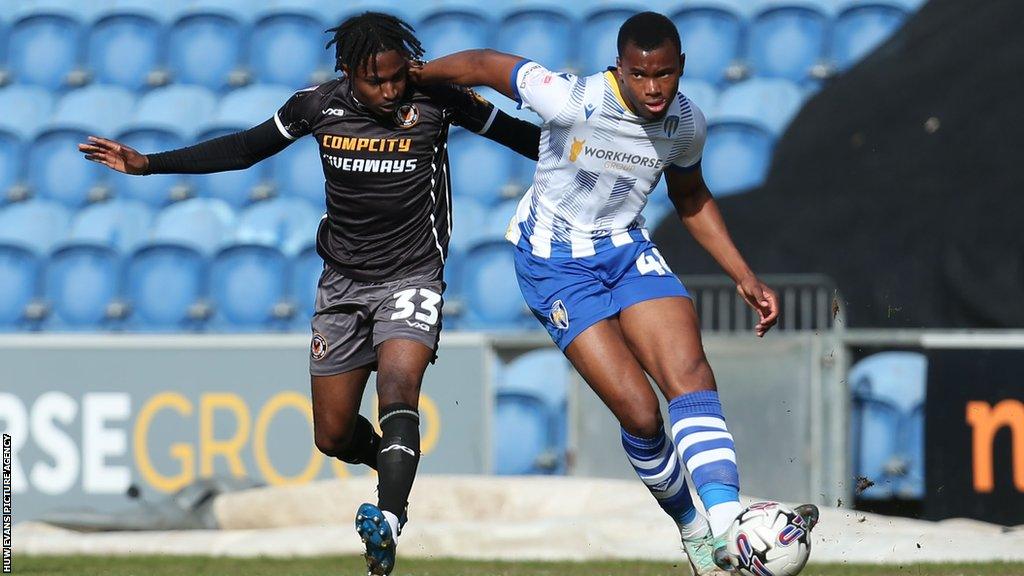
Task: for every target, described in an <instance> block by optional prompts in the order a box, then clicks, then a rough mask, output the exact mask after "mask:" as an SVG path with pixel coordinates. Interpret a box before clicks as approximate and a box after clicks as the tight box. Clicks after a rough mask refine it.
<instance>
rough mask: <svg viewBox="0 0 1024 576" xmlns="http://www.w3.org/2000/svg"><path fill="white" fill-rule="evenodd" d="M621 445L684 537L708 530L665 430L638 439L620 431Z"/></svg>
mask: <svg viewBox="0 0 1024 576" xmlns="http://www.w3.org/2000/svg"><path fill="white" fill-rule="evenodd" d="M622 447H623V448H625V450H626V457H627V458H628V459H629V463H630V464H632V465H633V469H634V470H636V473H637V476H639V477H640V480H641V481H642V482H643V483H644V485H646V486H647V488H648V490H650V491H651V494H652V495H653V496H654V498H655V499H656V500H657V501H658V504H659V505H660V506H661V508H662V510H664V511H665V512H666V513H667V514H668V515H669V516H671V517H672V519H673V520H675V522H676V524H678V525H679V531H680V533H682V535H683V537H684V538H698V537H700V536H703V535H704V534H706V533H707V522H706V521H705V519H704V518H703V517H702V516H700V515H699V514H697V508H696V507H694V505H693V499H692V498H691V497H690V489H689V488H688V487H687V486H686V474H684V473H683V469H682V467H681V466H680V465H679V458H678V457H677V456H676V451H675V445H674V444H673V443H672V442H671V441H670V440H669V439H668V438H667V437H666V436H665V434H664V433H662V434H659V435H658V436H656V437H654V438H638V437H636V436H633V435H632V434H630V433H629V432H626V431H625V430H622Z"/></svg>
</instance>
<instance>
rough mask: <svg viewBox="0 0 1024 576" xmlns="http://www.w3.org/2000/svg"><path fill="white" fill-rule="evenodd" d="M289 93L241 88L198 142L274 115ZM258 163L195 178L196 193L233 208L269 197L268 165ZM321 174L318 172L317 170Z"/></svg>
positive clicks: (225, 102)
mask: <svg viewBox="0 0 1024 576" xmlns="http://www.w3.org/2000/svg"><path fill="white" fill-rule="evenodd" d="M292 94H293V91H292V90H291V89H290V88H287V87H284V86H269V85H257V86H250V87H247V88H241V89H239V90H235V91H234V92H231V93H230V94H228V95H227V96H225V97H224V98H223V99H222V100H221V102H220V105H219V106H218V109H217V113H216V115H215V117H214V120H213V121H212V122H211V123H209V124H207V125H206V126H205V127H204V130H203V132H202V133H201V134H200V135H199V139H200V140H208V139H210V138H216V137H219V136H224V135H227V134H230V133H232V132H238V131H241V130H246V129H248V128H251V127H253V126H256V125H257V124H260V123H262V122H264V121H266V120H268V119H270V118H271V117H273V115H274V113H275V112H277V110H278V108H280V107H281V106H283V105H284V103H285V102H287V101H288V99H289V98H290V97H291V95H292ZM269 165H270V163H260V164H257V165H256V166H253V167H251V168H248V169H246V170H236V171H231V172H221V173H218V174H205V175H202V176H197V177H196V178H195V183H196V189H197V194H198V195H200V196H206V197H211V198H219V199H221V200H224V201H226V202H227V203H229V204H231V205H232V206H234V207H235V208H241V207H243V206H245V205H246V204H248V203H249V202H251V201H253V200H260V199H263V198H265V197H267V196H268V195H270V194H271V190H270V189H269V187H268V179H269V175H268V166H269ZM317 172H318V173H321V174H322V172H323V171H322V170H320V169H319V168H318V169H317Z"/></svg>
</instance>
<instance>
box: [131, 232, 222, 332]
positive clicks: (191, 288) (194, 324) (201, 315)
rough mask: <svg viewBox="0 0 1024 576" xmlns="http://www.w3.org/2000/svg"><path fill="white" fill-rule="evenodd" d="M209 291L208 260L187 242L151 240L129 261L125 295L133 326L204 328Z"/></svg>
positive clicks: (165, 329) (171, 329)
mask: <svg viewBox="0 0 1024 576" xmlns="http://www.w3.org/2000/svg"><path fill="white" fill-rule="evenodd" d="M205 295H206V261H205V259H204V258H203V256H202V254H200V253H199V252H197V251H196V250H195V249H193V248H191V247H189V246H187V245H182V244H177V243H163V242H155V243H147V244H144V245H143V246H142V247H140V248H139V249H138V250H136V251H135V253H134V254H132V256H131V259H130V260H129V262H128V264H127V271H126V273H125V296H126V298H127V302H128V305H129V308H130V310H131V315H130V317H129V327H130V328H132V329H133V330H139V331H159V332H168V331H169V332H176V331H195V330H198V329H201V328H202V327H203V326H204V324H205V321H206V319H207V317H208V316H209V311H208V306H204V305H203V303H204V296H205Z"/></svg>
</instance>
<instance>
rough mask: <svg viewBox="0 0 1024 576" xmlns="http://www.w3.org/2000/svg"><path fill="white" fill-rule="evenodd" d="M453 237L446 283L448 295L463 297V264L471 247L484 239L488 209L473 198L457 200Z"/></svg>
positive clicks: (449, 243)
mask: <svg viewBox="0 0 1024 576" xmlns="http://www.w3.org/2000/svg"><path fill="white" fill-rule="evenodd" d="M452 211H453V213H452V222H453V225H452V237H451V240H450V241H449V242H448V251H449V253H448V261H447V262H446V264H445V281H446V282H447V283H448V292H447V293H448V294H450V295H451V296H452V297H459V296H461V295H462V284H461V280H460V279H461V262H462V261H463V260H464V259H465V255H466V252H468V251H469V249H470V247H472V246H473V245H474V244H477V243H478V242H480V240H481V238H483V235H484V230H485V223H486V221H487V214H488V209H487V207H486V206H483V205H481V204H480V203H479V202H477V201H476V200H474V199H472V198H465V197H463V198H455V199H454V201H453V206H452Z"/></svg>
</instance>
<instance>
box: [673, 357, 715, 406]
mask: <svg viewBox="0 0 1024 576" xmlns="http://www.w3.org/2000/svg"><path fill="white" fill-rule="evenodd" d="M669 388H670V389H671V391H672V394H670V397H674V396H679V395H682V394H689V393H690V392H699V391H701V390H714V389H715V373H714V372H713V371H712V370H711V364H709V363H708V359H707V358H705V357H704V356H701V357H699V358H694V359H692V360H687V361H686V362H685V363H683V365H682V366H681V368H680V369H678V370H676V371H675V373H673V374H671V375H670V377H669Z"/></svg>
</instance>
